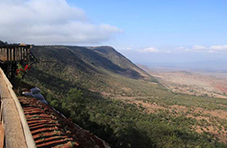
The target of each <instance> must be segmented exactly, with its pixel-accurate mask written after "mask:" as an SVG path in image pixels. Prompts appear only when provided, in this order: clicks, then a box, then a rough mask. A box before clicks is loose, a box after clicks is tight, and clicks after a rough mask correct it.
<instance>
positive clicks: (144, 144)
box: [24, 46, 227, 148]
mask: <svg viewBox="0 0 227 148" xmlns="http://www.w3.org/2000/svg"><path fill="white" fill-rule="evenodd" d="M103 48H104V47H102V48H101V49H100V48H91V49H88V48H85V47H67V46H43V47H41V46H39V47H35V49H34V51H33V52H34V54H35V55H36V56H37V57H38V58H39V59H40V60H41V62H40V63H37V64H36V65H34V66H33V67H32V69H31V71H30V72H28V73H27V75H26V76H25V79H24V82H26V83H29V84H30V85H35V86H37V87H40V88H41V90H43V94H44V95H45V97H46V99H47V101H48V102H49V103H50V105H52V106H53V107H55V108H56V109H57V110H59V111H60V112H62V113H63V114H64V115H65V116H67V117H69V118H71V119H72V120H73V122H75V123H77V124H78V125H80V126H82V127H83V128H85V129H88V130H89V131H91V132H92V133H94V134H95V135H97V136H99V137H100V138H102V139H104V140H105V141H106V142H108V143H109V144H110V145H111V146H112V147H113V148H152V147H174V148H175V147H180V148H181V147H197V148H199V147H201V148H202V147H208V148H209V147H210V148H212V147H220V148H223V147H227V146H226V145H225V144H223V143H220V142H218V139H216V137H214V135H212V134H209V133H206V132H203V133H201V134H199V133H197V132H196V131H195V126H201V127H202V126H209V124H210V123H208V122H206V121H205V120H200V121H198V120H196V119H195V118H188V117H186V116H185V115H187V113H190V112H191V111H190V110H189V111H188V112H186V113H182V114H178V115H177V114H174V112H176V111H169V110H163V109H160V110H159V111H157V112H156V113H153V114H149V113H148V112H147V110H146V108H144V107H143V106H142V104H140V105H136V104H133V103H126V101H121V99H119V98H122V97H129V98H130V99H134V100H138V101H142V102H147V103H151V104H152V103H155V104H157V105H159V106H162V107H165V108H168V107H169V106H170V105H182V106H186V107H189V108H191V107H200V108H203V109H207V110H214V109H222V110H227V109H226V107H225V106H224V105H227V100H225V99H214V98H208V97H196V96H190V95H183V94H174V93H172V92H170V91H168V90H166V89H165V88H164V87H163V86H161V85H160V84H159V83H157V81H156V80H155V79H154V78H153V77H151V76H149V75H148V74H147V73H146V72H144V71H142V70H141V69H139V68H138V67H137V66H135V65H134V64H133V63H131V62H130V61H128V60H127V59H126V58H125V57H122V56H121V55H120V54H119V53H117V52H116V51H115V50H112V48H110V49H109V47H108V48H107V47H105V48H104V49H103ZM106 48H107V49H106ZM108 51H111V52H108ZM119 61H120V62H119ZM121 63H126V64H122V65H121ZM142 75H143V76H142ZM101 94H104V95H105V96H106V97H103V95H101ZM118 99H119V100H118ZM213 120H214V121H215V122H218V123H220V125H221V126H220V130H219V131H220V132H221V129H222V128H227V124H226V120H224V119H223V120H221V119H213Z"/></svg>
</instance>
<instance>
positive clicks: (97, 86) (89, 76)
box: [32, 46, 156, 93]
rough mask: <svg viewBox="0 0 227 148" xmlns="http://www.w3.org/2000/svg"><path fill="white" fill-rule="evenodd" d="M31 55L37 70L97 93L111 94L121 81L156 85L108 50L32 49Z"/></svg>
mask: <svg viewBox="0 0 227 148" xmlns="http://www.w3.org/2000/svg"><path fill="white" fill-rule="evenodd" d="M32 52H33V54H34V55H35V56H36V57H37V58H38V59H39V64H37V65H38V69H39V70H41V71H45V72H46V73H49V74H51V75H54V76H56V77H58V78H61V79H64V80H67V81H70V82H72V83H77V84H79V85H81V86H83V87H85V88H89V89H93V90H95V91H99V92H108V93H109V92H112V91H114V89H115V86H117V85H121V84H118V83H116V81H119V79H124V78H129V79H135V80H147V81H156V80H155V79H154V78H153V77H152V76H150V75H149V74H148V73H146V72H145V71H144V70H142V69H140V68H139V67H138V66H136V65H135V64H133V63H132V62H131V61H130V60H128V59H127V58H126V57H124V56H123V55H121V54H120V53H119V52H117V51H116V50H115V49H114V48H112V47H109V46H100V47H80V46H34V47H33V49H32ZM122 87H123V86H122ZM118 88H119V89H120V88H121V86H120V87H118ZM116 91H117V90H116Z"/></svg>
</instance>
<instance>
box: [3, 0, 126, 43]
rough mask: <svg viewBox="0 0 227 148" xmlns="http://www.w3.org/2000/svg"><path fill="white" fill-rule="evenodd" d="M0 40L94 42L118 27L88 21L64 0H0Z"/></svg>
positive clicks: (99, 40) (104, 39)
mask: <svg viewBox="0 0 227 148" xmlns="http://www.w3.org/2000/svg"><path fill="white" fill-rule="evenodd" d="M0 14H1V17H0V32H1V33H0V40H3V41H8V42H24V43H34V44H97V43H102V42H104V41H107V40H109V39H111V38H112V36H113V35H114V34H117V33H120V32H122V30H121V29H119V28H117V27H115V26H111V25H109V24H94V23H92V22H91V21H90V20H89V19H88V17H87V16H86V14H85V12H84V11H83V10H82V9H80V8H77V7H74V6H70V5H69V4H68V3H67V2H66V1H65V0H8V1H4V0H0Z"/></svg>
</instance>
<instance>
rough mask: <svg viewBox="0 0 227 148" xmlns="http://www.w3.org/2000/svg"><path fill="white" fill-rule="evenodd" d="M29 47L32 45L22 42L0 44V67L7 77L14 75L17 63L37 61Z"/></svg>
mask: <svg viewBox="0 0 227 148" xmlns="http://www.w3.org/2000/svg"><path fill="white" fill-rule="evenodd" d="M31 48H32V45H24V44H6V45H0V67H1V68H2V69H3V70H4V72H5V74H6V75H7V77H9V78H10V77H14V76H15V74H16V69H17V64H18V63H20V64H21V65H23V66H24V65H26V64H32V63H33V62H36V61H37V59H36V58H35V56H34V55H33V54H32V53H31Z"/></svg>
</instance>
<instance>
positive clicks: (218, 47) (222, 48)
mask: <svg viewBox="0 0 227 148" xmlns="http://www.w3.org/2000/svg"><path fill="white" fill-rule="evenodd" d="M210 50H212V51H227V45H214V46H211V47H210Z"/></svg>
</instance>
